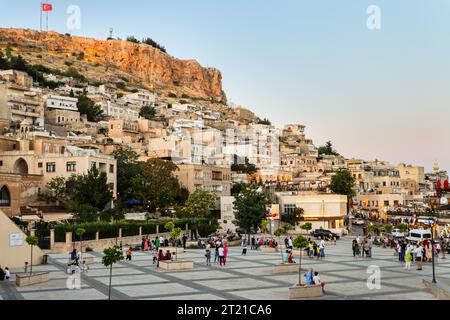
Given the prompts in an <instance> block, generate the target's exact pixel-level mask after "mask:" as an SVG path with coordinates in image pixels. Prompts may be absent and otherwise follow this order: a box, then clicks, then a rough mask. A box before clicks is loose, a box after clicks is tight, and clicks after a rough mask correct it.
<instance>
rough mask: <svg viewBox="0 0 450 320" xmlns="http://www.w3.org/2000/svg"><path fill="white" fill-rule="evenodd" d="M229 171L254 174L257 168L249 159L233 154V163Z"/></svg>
mask: <svg viewBox="0 0 450 320" xmlns="http://www.w3.org/2000/svg"><path fill="white" fill-rule="evenodd" d="M231 171H233V172H239V173H246V174H254V173H256V172H257V171H258V168H256V166H255V165H254V164H253V163H250V160H249V159H248V158H247V157H245V158H244V159H242V157H239V156H238V155H236V154H235V155H234V156H233V163H232V165H231Z"/></svg>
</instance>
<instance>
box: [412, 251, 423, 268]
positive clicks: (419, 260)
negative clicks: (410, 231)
mask: <svg viewBox="0 0 450 320" xmlns="http://www.w3.org/2000/svg"><path fill="white" fill-rule="evenodd" d="M414 253H415V256H416V263H417V270H422V259H423V248H422V245H418V246H417V248H416V249H415V250H414Z"/></svg>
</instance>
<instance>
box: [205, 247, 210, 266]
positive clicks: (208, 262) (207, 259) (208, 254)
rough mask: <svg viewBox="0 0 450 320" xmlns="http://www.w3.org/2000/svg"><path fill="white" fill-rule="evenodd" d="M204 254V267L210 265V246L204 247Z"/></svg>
mask: <svg viewBox="0 0 450 320" xmlns="http://www.w3.org/2000/svg"><path fill="white" fill-rule="evenodd" d="M205 250H206V252H205V257H206V265H207V266H210V265H211V245H210V244H209V243H208V244H207V245H206V249H205Z"/></svg>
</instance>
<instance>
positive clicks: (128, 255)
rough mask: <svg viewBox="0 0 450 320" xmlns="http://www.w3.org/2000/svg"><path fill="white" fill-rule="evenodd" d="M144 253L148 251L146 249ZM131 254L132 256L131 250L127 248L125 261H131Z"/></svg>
mask: <svg viewBox="0 0 450 320" xmlns="http://www.w3.org/2000/svg"><path fill="white" fill-rule="evenodd" d="M145 243H146V244H147V246H148V241H146V242H145ZM146 251H148V248H147V250H146ZM132 254H133V249H131V247H130V248H128V250H127V259H126V261H131V255H132Z"/></svg>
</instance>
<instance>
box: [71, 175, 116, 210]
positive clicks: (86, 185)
mask: <svg viewBox="0 0 450 320" xmlns="http://www.w3.org/2000/svg"><path fill="white" fill-rule="evenodd" d="M66 191H67V193H68V194H69V195H70V197H71V200H72V206H74V205H75V206H83V205H88V206H90V207H91V208H95V209H96V211H95V212H98V211H100V210H103V209H104V208H105V206H106V205H107V204H108V203H109V202H110V201H111V200H112V191H111V190H110V188H109V186H108V183H107V176H106V173H105V172H100V171H99V170H98V169H97V168H96V167H92V168H91V169H89V170H88V172H87V173H86V174H79V175H72V176H71V177H70V178H69V179H68V180H67V183H66Z"/></svg>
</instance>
